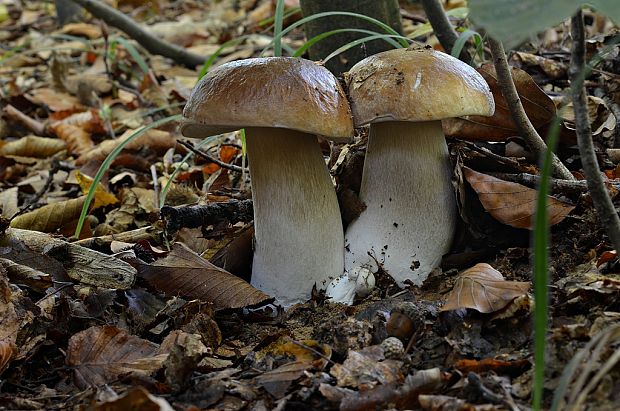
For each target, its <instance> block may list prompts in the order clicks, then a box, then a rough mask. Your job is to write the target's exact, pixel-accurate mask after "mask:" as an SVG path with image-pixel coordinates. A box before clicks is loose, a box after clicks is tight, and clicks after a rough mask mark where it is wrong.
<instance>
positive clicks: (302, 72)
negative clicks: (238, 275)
mask: <svg viewBox="0 0 620 411" xmlns="http://www.w3.org/2000/svg"><path fill="white" fill-rule="evenodd" d="M183 115H184V116H185V118H186V120H185V122H184V123H183V125H182V127H181V130H182V133H183V135H185V136H188V137H196V138H203V137H206V136H209V135H213V134H218V133H222V132H226V131H232V130H236V129H239V128H245V129H246V144H247V154H248V161H249V167H250V176H251V179H252V199H253V203H254V228H255V250H254V261H253V267H252V280H251V283H252V285H254V286H255V287H257V288H258V289H260V290H262V291H264V292H266V293H268V294H271V295H273V296H274V297H276V298H277V300H278V301H279V302H280V303H281V304H283V305H285V306H289V305H291V304H294V303H297V302H300V301H303V300H304V299H307V298H308V297H310V295H311V292H312V287H313V286H314V285H316V286H317V288H319V289H323V288H325V287H326V286H327V283H328V282H329V281H330V279H332V278H334V277H338V276H340V275H341V274H342V272H343V268H344V255H343V254H344V251H343V247H344V234H343V229H342V222H341V219H340V212H339V209H338V201H337V199H336V193H335V190H334V186H333V184H332V181H331V178H330V175H329V172H328V170H327V167H326V164H325V161H324V159H323V155H322V153H321V149H320V146H319V144H318V141H317V137H316V135H322V136H324V137H326V138H329V139H332V140H337V141H346V140H348V139H350V137H351V136H352V135H353V122H352V119H351V112H350V108H349V105H348V102H347V99H346V97H345V95H344V92H343V91H342V89H341V87H340V85H339V83H338V81H337V80H336V78H335V77H334V76H333V75H332V74H331V73H330V72H329V71H327V69H325V68H324V67H322V66H320V65H318V64H316V63H314V62H311V61H309V60H303V59H299V58H289V57H271V58H256V59H247V60H240V61H235V62H231V63H227V64H223V65H221V66H219V67H217V68H215V69H213V70H212V71H210V72H209V73H207V75H205V76H204V77H203V78H202V79H201V80H200V82H199V83H198V84H197V85H196V87H195V88H194V90H193V91H192V94H191V96H190V98H189V100H188V102H187V105H186V106H185V109H184V111H183Z"/></svg>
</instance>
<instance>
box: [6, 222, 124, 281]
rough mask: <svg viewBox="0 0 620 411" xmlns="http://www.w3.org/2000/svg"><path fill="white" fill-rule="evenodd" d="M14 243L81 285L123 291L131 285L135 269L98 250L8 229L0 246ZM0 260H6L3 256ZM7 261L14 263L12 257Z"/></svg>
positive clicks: (39, 233)
mask: <svg viewBox="0 0 620 411" xmlns="http://www.w3.org/2000/svg"><path fill="white" fill-rule="evenodd" d="M15 242H17V243H22V244H24V245H26V246H27V247H28V248H29V249H31V250H32V251H34V252H37V253H41V254H44V255H46V256H48V257H52V258H53V259H54V260H55V261H57V262H60V263H61V264H62V265H63V267H64V270H66V272H67V274H68V276H69V277H70V278H71V279H73V280H76V281H79V282H81V283H84V284H90V285H95V286H98V287H103V288H115V289H119V290H126V289H128V288H130V287H131V286H132V285H133V283H134V281H135V278H136V270H135V269H134V268H133V267H132V266H130V265H129V264H127V263H126V262H124V261H122V260H120V259H118V258H116V257H114V256H111V255H107V254H103V253H100V252H99V251H95V250H91V249H89V248H85V247H81V246H79V245H77V244H73V243H68V242H66V241H62V240H60V239H57V238H54V237H52V236H51V235H49V234H45V233H41V232H38V231H29V230H21V229H17V228H10V229H8V230H7V231H6V232H5V233H4V234H1V235H0V244H2V245H5V244H9V245H10V244H15ZM0 250H2V249H1V248H0ZM18 254H19V253H18ZM4 257H5V258H9V257H7V256H6V255H4ZM11 260H13V261H14V259H12V258H11ZM22 263H23V262H22ZM25 264H26V265H28V266H31V265H30V264H28V263H25ZM52 267H53V266H52ZM35 268H39V269H41V268H40V267H35ZM41 270H42V269H41ZM42 271H43V270H42ZM52 274H53V273H52Z"/></svg>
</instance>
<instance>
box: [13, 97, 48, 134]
mask: <svg viewBox="0 0 620 411" xmlns="http://www.w3.org/2000/svg"><path fill="white" fill-rule="evenodd" d="M4 112H5V113H6V116H7V117H8V118H10V119H11V120H13V121H16V122H18V123H20V124H21V125H22V126H24V127H26V128H27V129H28V130H30V131H32V132H33V133H34V134H35V135H37V136H46V135H47V133H46V132H45V124H44V123H41V122H40V121H37V120H35V119H33V118H30V117H28V116H27V115H25V114H24V113H22V112H21V111H19V110H18V109H16V108H15V107H13V106H12V105H10V104H7V105H6V106H5V107H4Z"/></svg>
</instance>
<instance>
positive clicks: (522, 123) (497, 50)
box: [489, 37, 575, 180]
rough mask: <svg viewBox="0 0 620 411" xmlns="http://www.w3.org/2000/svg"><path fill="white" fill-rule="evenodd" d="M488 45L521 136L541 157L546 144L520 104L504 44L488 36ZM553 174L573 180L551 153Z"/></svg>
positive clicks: (500, 84)
mask: <svg viewBox="0 0 620 411" xmlns="http://www.w3.org/2000/svg"><path fill="white" fill-rule="evenodd" d="M489 46H490V48H491V54H492V55H493V65H494V66H495V71H496V72H497V84H498V85H499V87H500V89H501V91H502V95H503V96H504V99H505V100H506V104H507V105H508V110H509V111H510V115H511V116H512V119H513V121H514V122H515V124H516V126H517V128H518V129H519V132H520V133H521V136H522V137H523V138H524V139H525V142H526V143H527V145H528V147H529V148H530V150H531V151H532V152H533V153H534V155H535V156H536V157H537V158H542V156H543V155H544V153H545V152H546V151H547V145H546V144H545V142H544V141H543V139H542V138H541V137H540V135H539V134H538V132H537V131H536V129H535V128H534V126H533V125H532V123H531V122H530V119H529V118H528V117H527V114H526V113H525V110H524V109H523V104H521V98H520V97H519V93H517V88H516V87H515V84H514V82H513V81H512V75H511V74H510V66H509V65H508V61H507V60H506V53H505V52H504V46H502V43H501V42H499V41H497V40H495V39H493V38H492V37H489ZM553 174H554V175H555V176H556V177H559V178H562V179H564V180H574V179H575V178H574V177H573V175H572V174H571V173H570V171H568V169H567V168H566V167H565V166H564V164H562V162H561V161H560V159H559V158H558V157H557V156H556V155H555V154H554V155H553Z"/></svg>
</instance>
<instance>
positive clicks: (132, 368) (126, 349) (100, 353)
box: [66, 325, 168, 389]
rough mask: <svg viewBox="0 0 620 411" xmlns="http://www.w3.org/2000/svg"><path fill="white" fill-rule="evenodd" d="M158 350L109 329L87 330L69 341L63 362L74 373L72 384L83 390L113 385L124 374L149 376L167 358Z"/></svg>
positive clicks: (149, 344) (108, 327)
mask: <svg viewBox="0 0 620 411" xmlns="http://www.w3.org/2000/svg"><path fill="white" fill-rule="evenodd" d="M158 348H159V347H158V346H157V344H155V343H152V342H150V341H147V340H143V339H141V338H138V337H136V336H134V335H130V334H128V333H127V332H126V331H124V330H121V329H120V328H116V327H113V326H111V325H106V326H103V327H91V328H88V329H87V330H84V331H81V332H79V333H77V334H74V335H73V336H72V337H71V339H70V340H69V347H68V348H67V360H66V362H67V365H68V366H69V367H71V368H73V370H74V372H75V374H74V375H75V384H76V385H77V386H78V387H80V388H81V389H85V388H87V387H89V386H93V387H97V386H102V385H104V384H108V383H110V382H113V381H116V380H117V379H118V378H119V377H120V376H122V375H124V374H131V373H136V374H140V375H150V374H151V373H153V372H155V371H157V370H158V369H159V368H161V366H162V364H163V363H164V361H165V360H166V358H167V357H168V354H166V353H163V354H162V353H160V352H159V351H158Z"/></svg>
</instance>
